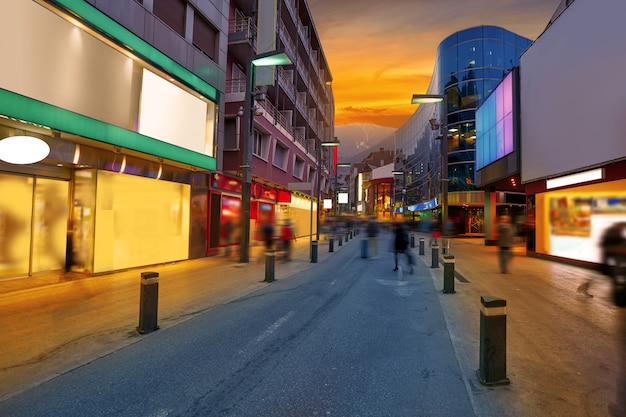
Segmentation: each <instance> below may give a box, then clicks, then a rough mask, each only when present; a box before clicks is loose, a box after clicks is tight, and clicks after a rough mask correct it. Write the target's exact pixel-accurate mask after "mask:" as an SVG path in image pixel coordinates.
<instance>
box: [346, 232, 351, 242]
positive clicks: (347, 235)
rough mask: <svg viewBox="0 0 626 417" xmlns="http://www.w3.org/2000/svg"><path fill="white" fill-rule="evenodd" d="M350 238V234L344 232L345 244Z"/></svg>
mask: <svg viewBox="0 0 626 417" xmlns="http://www.w3.org/2000/svg"><path fill="white" fill-rule="evenodd" d="M349 238H350V233H349V232H346V243H348V239H349Z"/></svg>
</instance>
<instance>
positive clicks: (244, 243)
mask: <svg viewBox="0 0 626 417" xmlns="http://www.w3.org/2000/svg"><path fill="white" fill-rule="evenodd" d="M291 63H292V62H291V59H289V57H288V56H287V54H286V53H285V51H284V50H282V49H277V50H274V51H270V52H265V53H262V54H258V55H254V56H252V57H251V58H250V60H249V61H248V84H247V85H246V93H245V103H244V117H245V119H244V120H245V130H244V132H243V138H242V163H241V175H242V183H241V239H240V246H241V248H240V252H239V261H240V262H242V263H245V262H250V188H251V187H252V137H253V136H254V113H253V111H254V109H253V102H254V89H255V88H256V85H255V84H256V67H271V66H277V65H288V64H291Z"/></svg>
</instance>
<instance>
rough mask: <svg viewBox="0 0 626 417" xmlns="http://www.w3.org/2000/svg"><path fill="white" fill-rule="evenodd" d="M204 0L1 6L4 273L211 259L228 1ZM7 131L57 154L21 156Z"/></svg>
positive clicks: (91, 270)
mask: <svg viewBox="0 0 626 417" xmlns="http://www.w3.org/2000/svg"><path fill="white" fill-rule="evenodd" d="M197 3H200V2H192V1H185V0H144V1H143V2H141V1H135V0H118V1H115V2H110V1H102V0H91V1H82V0H50V1H45V0H41V1H30V0H16V1H11V2H3V4H2V6H0V8H1V10H2V13H3V15H4V16H10V18H7V19H5V20H6V22H5V24H3V25H2V27H1V28H0V33H1V34H2V37H3V38H4V39H6V40H7V42H6V45H5V48H4V53H5V56H7V57H8V56H11V57H12V62H13V64H10V65H2V67H1V68H0V95H1V97H0V139H2V140H0V148H1V150H0V158H1V159H2V161H3V162H0V177H1V178H0V189H1V190H2V193H1V194H2V197H1V198H0V230H1V233H2V240H1V248H0V253H1V255H0V256H1V259H0V278H5V277H28V276H31V275H34V274H37V273H46V272H50V271H63V270H67V271H75V272H81V273H87V274H98V273H103V272H108V271H113V270H119V269H126V268H131V267H138V266H142V265H151V264H156V263H162V262H169V261H178V260H185V259H189V258H194V257H201V256H206V230H207V218H208V205H207V195H208V191H207V182H208V181H207V178H208V172H210V171H214V170H215V169H217V158H216V157H217V149H218V146H217V145H218V138H219V136H220V130H221V127H220V125H219V123H220V119H221V117H220V114H221V112H222V110H221V109H222V107H223V106H222V105H221V101H222V98H223V96H224V89H225V84H226V82H225V81H226V77H225V73H226V70H225V68H226V49H227V26H225V25H224V24H223V23H225V22H227V17H228V16H227V14H226V13H227V12H228V9H227V5H228V2H226V1H206V2H201V4H197ZM24 22H29V24H24ZM9 39H10V40H11V41H8V40H9ZM5 138H11V139H12V140H15V141H16V143H18V144H23V143H37V144H39V145H42V144H43V147H44V148H45V147H46V146H47V148H48V149H49V153H47V152H46V153H44V154H43V156H44V159H42V160H40V161H28V162H29V163H26V164H24V163H19V162H17V163H16V162H15V161H13V160H12V159H11V157H10V156H9V155H8V153H7V152H6V146H5V145H6V144H7V143H9V141H6V139H5ZM32 150H33V149H32V148H29V149H28V150H26V151H22V154H30V153H32ZM46 154H47V156H46Z"/></svg>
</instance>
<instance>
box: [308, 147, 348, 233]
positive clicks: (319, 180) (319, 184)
mask: <svg viewBox="0 0 626 417" xmlns="http://www.w3.org/2000/svg"><path fill="white" fill-rule="evenodd" d="M339 145H341V142H339V141H328V142H320V147H319V151H318V158H317V226H316V240H317V241H318V242H319V240H320V198H321V190H320V188H321V187H322V148H331V147H335V146H339ZM311 198H312V196H311Z"/></svg>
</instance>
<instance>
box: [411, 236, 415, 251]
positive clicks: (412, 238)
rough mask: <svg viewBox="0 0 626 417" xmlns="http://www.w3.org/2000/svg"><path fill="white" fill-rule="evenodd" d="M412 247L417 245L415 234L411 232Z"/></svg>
mask: <svg viewBox="0 0 626 417" xmlns="http://www.w3.org/2000/svg"><path fill="white" fill-rule="evenodd" d="M411 247H412V248H414V247H415V235H414V234H413V233H411Z"/></svg>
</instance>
